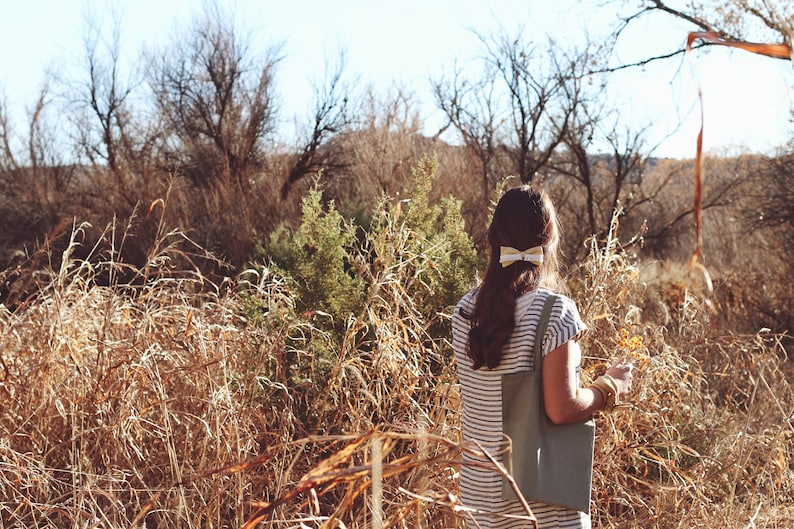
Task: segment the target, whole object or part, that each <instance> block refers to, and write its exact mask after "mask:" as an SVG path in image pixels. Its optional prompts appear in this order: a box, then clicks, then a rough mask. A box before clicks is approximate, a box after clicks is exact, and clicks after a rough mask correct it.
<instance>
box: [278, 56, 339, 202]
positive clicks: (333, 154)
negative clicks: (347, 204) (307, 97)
mask: <svg viewBox="0 0 794 529" xmlns="http://www.w3.org/2000/svg"><path fill="white" fill-rule="evenodd" d="M328 64H329V63H328V62H326V65H328ZM344 70H345V54H344V52H341V53H340V56H339V60H338V62H336V63H335V64H334V65H332V66H331V67H330V70H328V71H327V72H326V76H325V79H324V80H323V81H322V82H319V83H317V84H315V86H314V112H313V115H312V117H311V120H310V121H311V123H310V125H309V126H308V127H307V130H308V133H306V134H305V137H304V138H303V141H302V145H301V146H300V147H299V148H298V151H299V154H298V156H297V157H296V158H295V160H294V162H293V163H292V164H291V167H290V169H289V174H288V175H287V178H286V180H285V181H284V184H283V185H282V186H281V199H282V200H285V199H286V198H287V197H288V196H289V193H290V190H291V189H292V187H293V186H294V185H295V184H296V183H297V182H298V181H300V180H302V179H303V178H305V177H306V176H307V175H310V174H316V173H318V172H320V171H323V173H324V174H325V175H326V176H328V177H333V175H334V173H335V172H336V171H338V170H340V169H342V168H344V167H345V166H346V164H345V163H344V162H343V161H342V153H341V151H340V149H339V148H338V146H334V145H333V144H332V140H333V138H335V137H336V136H338V135H339V134H340V133H342V132H343V131H344V130H345V129H346V128H347V126H348V125H349V124H350V115H349V113H348V112H349V107H350V97H351V95H352V94H351V92H352V87H351V85H350V84H349V83H347V82H346V81H345V77H344V73H345V72H344Z"/></svg>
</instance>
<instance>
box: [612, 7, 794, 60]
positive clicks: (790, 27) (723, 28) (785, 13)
mask: <svg viewBox="0 0 794 529" xmlns="http://www.w3.org/2000/svg"><path fill="white" fill-rule="evenodd" d="M629 4H630V5H631V6H633V7H631V8H629V9H630V12H629V13H628V14H625V15H620V16H619V21H620V22H619V24H618V26H617V27H616V29H615V32H614V35H613V36H614V38H615V39H616V40H617V39H619V38H620V35H621V34H622V33H623V31H624V30H625V29H626V28H627V27H629V26H630V25H631V24H633V23H635V22H636V21H637V20H639V19H640V18H645V17H649V16H650V17H653V16H659V15H661V16H666V17H673V18H676V19H678V20H682V21H684V22H687V23H689V24H691V25H692V31H693V32H709V33H711V34H713V35H714V36H715V37H718V38H712V39H707V40H705V41H704V42H701V43H700V44H699V45H700V46H708V45H711V44H729V45H730V44H733V43H743V44H750V45H751V46H754V45H755V43H769V44H773V43H780V44H781V45H782V48H783V49H787V50H788V53H778V54H776V55H772V56H776V57H778V58H783V59H790V58H791V49H792V38H794V4H792V3H791V2H788V1H780V0H779V1H775V0H765V1H762V2H757V1H752V0H698V1H694V2H687V3H686V4H685V5H684V6H683V7H680V6H677V5H676V6H674V5H672V4H671V3H670V2H667V1H666V0H632V1H631V2H629ZM748 41H749V42H748ZM747 49H750V50H751V51H753V49H752V48H747ZM685 51H686V40H685V39H684V38H682V39H681V44H680V46H679V47H677V48H675V49H672V50H660V51H658V52H655V53H653V54H652V55H651V56H649V57H647V58H645V59H643V60H641V61H639V62H636V63H631V64H622V65H618V66H615V67H610V68H608V69H604V70H603V71H615V70H618V69H623V68H631V67H634V66H641V65H645V64H648V63H650V62H653V61H658V60H666V59H669V58H671V57H674V56H676V55H680V54H683V53H684V52H685Z"/></svg>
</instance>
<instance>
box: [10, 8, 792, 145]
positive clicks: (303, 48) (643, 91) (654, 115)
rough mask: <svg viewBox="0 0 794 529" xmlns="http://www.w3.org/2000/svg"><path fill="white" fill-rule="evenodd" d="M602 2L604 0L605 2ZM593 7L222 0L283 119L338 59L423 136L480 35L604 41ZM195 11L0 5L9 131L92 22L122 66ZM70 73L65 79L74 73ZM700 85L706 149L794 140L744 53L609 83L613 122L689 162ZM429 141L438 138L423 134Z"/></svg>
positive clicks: (604, 20) (780, 88) (624, 53)
mask: <svg viewBox="0 0 794 529" xmlns="http://www.w3.org/2000/svg"><path fill="white" fill-rule="evenodd" d="M602 3H603V2H602ZM596 4H597V0H583V1H578V2H577V1H573V0H558V1H555V2H549V1H547V0H521V1H519V0H496V1H485V0H479V1H474V0H402V1H401V2H383V1H378V0H336V1H329V0H289V1H288V0H227V1H226V2H222V4H221V5H223V6H224V7H229V8H230V9H231V10H232V11H233V12H234V13H235V15H236V17H237V19H238V21H239V22H240V23H241V24H242V25H243V27H244V28H245V29H247V30H251V31H252V32H253V33H254V34H256V35H259V36H260V38H261V45H262V46H263V47H268V46H271V45H276V44H279V43H281V44H282V54H283V60H282V62H281V63H280V65H279V70H278V73H277V82H278V87H279V92H280V94H281V99H282V102H283V107H284V111H285V115H286V116H292V115H300V114H301V113H302V112H305V111H308V109H309V104H310V100H311V96H312V82H317V81H318V80H321V79H322V76H323V71H324V69H325V67H326V65H327V63H328V62H329V61H332V60H334V59H336V58H337V57H338V52H339V50H341V49H344V50H345V54H346V60H347V71H348V73H349V74H351V75H355V76H356V77H357V78H358V79H360V81H361V82H362V83H367V84H371V85H372V86H373V87H374V88H375V90H376V91H378V90H380V91H384V92H385V91H386V90H388V88H389V87H390V86H392V85H393V84H395V83H397V84H400V85H401V86H403V87H408V88H409V89H410V90H412V91H414V92H415V93H416V95H417V100H418V101H419V102H420V104H421V105H422V115H423V117H425V118H426V121H425V123H426V126H427V128H428V129H432V127H433V126H434V125H435V124H436V123H439V122H440V120H441V116H440V113H439V112H438V111H437V110H435V108H434V105H433V102H432V92H431V84H430V82H431V81H430V80H431V79H437V78H439V76H440V75H443V74H444V73H447V74H448V73H450V72H451V71H452V69H453V68H454V67H455V65H456V64H461V63H466V61H472V60H473V58H474V57H476V56H477V54H478V53H479V52H480V51H481V44H480V42H479V40H478V37H477V34H478V33H479V34H485V35H487V34H489V33H492V32H495V31H496V30H497V29H498V28H499V27H504V28H506V29H507V30H508V31H510V30H514V29H515V28H518V27H519V26H522V27H524V31H525V32H526V33H527V34H528V36H530V37H536V39H537V40H542V39H545V35H547V34H548V35H551V36H552V37H554V38H555V39H557V40H558V41H559V42H576V41H577V40H578V39H583V38H584V35H585V34H587V35H589V36H590V37H591V38H593V37H596V38H597V36H598V35H599V34H604V33H605V32H606V31H607V29H608V27H609V24H611V23H612V22H613V21H614V16H615V12H616V10H615V7H614V5H618V4H620V2H616V3H614V5H613V4H609V5H607V7H605V8H604V7H602V8H598V7H596ZM201 9H202V2H201V0H134V1H133V0H129V1H123V0H24V1H23V0H0V50H3V52H2V53H0V95H4V97H5V101H6V104H7V107H8V109H9V112H10V113H11V115H12V118H13V119H15V120H17V121H15V122H22V123H24V119H25V115H26V113H27V112H29V109H30V108H31V106H32V105H33V104H34V102H35V99H36V94H37V93H38V91H39V89H40V87H41V85H42V82H43V80H44V78H45V72H54V73H55V74H57V75H59V76H61V77H63V78H69V76H70V75H74V72H75V71H79V69H77V68H76V67H75V65H77V64H79V62H80V58H81V53H82V50H83V38H84V36H85V35H86V33H87V32H86V28H87V24H88V23H87V20H88V19H93V20H94V21H100V22H101V23H103V24H104V25H105V26H106V27H110V26H112V18H113V17H112V16H111V13H112V12H113V11H115V12H116V13H118V18H119V19H120V20H121V46H122V53H123V57H126V60H127V61H129V62H130V63H134V62H135V58H136V57H138V56H139V51H140V49H141V48H142V47H143V46H148V47H154V48H157V47H159V46H162V45H165V44H167V43H168V41H169V40H168V39H169V38H170V37H171V36H172V35H173V33H174V31H175V28H176V27H177V26H178V25H180V24H182V25H184V24H185V23H187V22H188V21H189V20H190V19H191V18H192V17H193V16H194V15H195V14H196V13H198V12H200V11H201ZM691 29H692V28H688V27H687V26H685V25H683V24H682V23H680V22H677V21H674V20H672V19H670V20H666V21H663V20H662V18H660V17H657V18H656V19H654V20H653V21H649V22H647V23H645V22H640V23H638V24H636V25H634V26H632V27H631V31H630V32H628V33H627V34H626V35H625V37H624V38H623V39H622V40H621V43H620V47H619V49H618V51H619V56H620V60H624V61H633V60H640V59H644V58H647V57H648V56H649V55H650V54H652V53H653V52H654V51H659V50H665V51H667V50H669V49H672V48H673V47H675V46H676V45H677V44H679V43H684V42H685V40H686V33H687V31H689V30H691ZM70 72H71V73H70ZM698 86H700V87H701V89H702V91H703V102H704V111H705V118H704V120H705V125H704V148H705V149H706V150H707V151H716V152H736V151H737V150H746V151H752V152H770V150H771V149H773V148H774V147H775V146H777V145H780V144H782V143H784V142H785V141H787V140H789V139H791V138H794V134H793V133H792V127H791V115H792V114H791V108H792V106H793V104H792V95H791V90H792V87H794V67H792V64H791V63H790V62H788V61H781V60H774V59H769V58H765V57H762V56H758V55H752V54H749V53H747V52H742V51H739V50H729V49H727V48H721V49H718V48H717V47H711V48H710V49H709V50H707V51H706V50H696V51H695V52H694V53H692V54H691V55H690V56H689V57H687V58H684V57H679V58H677V59H673V60H671V61H668V62H667V63H664V64H652V65H650V66H648V67H646V68H644V69H633V70H631V71H628V72H625V73H622V74H620V75H617V76H614V80H613V82H612V83H611V84H610V87H609V93H610V94H612V96H611V97H612V98H613V100H614V101H615V105H616V106H617V108H618V110H619V112H620V114H621V119H622V120H624V121H626V122H627V123H631V126H632V128H633V129H635V130H639V129H640V128H646V127H647V133H646V135H647V138H648V143H649V145H653V146H655V150H654V154H655V155H657V156H670V157H677V158H691V157H694V155H695V138H696V136H697V132H698V128H699V125H700V120H699V109H698V106H697V90H698ZM428 132H431V133H432V132H434V130H428Z"/></svg>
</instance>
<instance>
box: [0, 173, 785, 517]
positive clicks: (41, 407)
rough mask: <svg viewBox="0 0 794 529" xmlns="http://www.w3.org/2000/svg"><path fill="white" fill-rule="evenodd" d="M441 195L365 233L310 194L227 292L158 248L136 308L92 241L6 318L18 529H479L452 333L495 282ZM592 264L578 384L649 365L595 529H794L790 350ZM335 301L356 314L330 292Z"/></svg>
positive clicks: (679, 290) (676, 273)
mask: <svg viewBox="0 0 794 529" xmlns="http://www.w3.org/2000/svg"><path fill="white" fill-rule="evenodd" d="M434 176H436V173H435V166H434V163H433V161H432V160H429V159H426V160H424V161H423V162H421V163H420V164H418V165H417V166H416V168H415V171H414V185H413V187H412V192H411V194H409V196H404V197H403V198H402V199H400V200H394V199H388V198H387V197H385V198H384V200H382V201H381V202H380V203H379V205H378V207H376V208H375V209H374V210H373V213H372V221H371V223H370V224H368V225H366V226H361V225H355V224H353V223H351V222H350V221H349V220H347V219H345V218H344V217H342V216H341V215H340V214H339V212H338V211H337V210H336V209H335V207H334V205H333V203H330V202H327V203H323V201H322V193H321V189H320V188H315V189H314V190H313V191H311V192H309V193H308V194H307V195H306V197H305V198H304V200H303V208H302V216H301V221H300V223H299V226H298V227H297V228H296V229H295V231H294V232H290V233H291V236H289V237H287V236H280V237H274V238H273V239H271V240H270V241H267V244H271V245H272V248H273V249H274V251H273V253H272V254H267V253H263V256H264V255H268V256H269V257H268V258H264V257H263V258H262V259H259V260H257V262H254V263H252V266H251V267H250V268H249V269H247V270H245V271H244V272H242V273H240V274H239V275H237V276H234V277H230V278H228V279H226V280H224V281H223V282H222V283H221V284H217V283H213V282H211V281H209V280H208V279H207V278H206V277H204V276H203V275H202V274H201V273H199V271H198V270H197V269H193V270H190V269H176V270H175V269H173V268H172V267H171V266H170V263H173V262H177V261H178V260H179V259H180V256H179V253H180V252H183V251H184V248H185V247H187V248H188V249H190V246H189V242H188V241H187V240H183V241H182V242H181V243H178V244H177V243H174V244H166V243H165V242H164V241H161V242H160V243H159V244H156V245H153V246H152V247H151V248H150V253H149V254H148V255H147V262H149V263H150V264H151V265H150V267H149V268H148V269H145V270H143V269H138V270H136V272H137V273H138V274H139V275H140V277H141V284H140V285H139V286H137V287H134V288H133V287H131V286H130V285H128V284H120V283H119V282H115V283H114V282H111V284H107V285H103V284H99V282H98V281H97V280H96V278H97V276H98V275H102V274H104V275H105V276H106V277H112V276H113V273H114V272H113V271H114V270H117V269H118V268H120V267H125V266H128V265H126V264H124V263H121V262H118V261H116V260H114V259H112V258H111V257H112V256H113V255H114V254H113V253H107V254H104V253H103V254H101V255H97V256H93V257H94V258H93V259H83V258H76V257H74V256H75V255H77V254H78V253H79V252H77V251H76V250H77V249H78V248H79V247H80V246H81V242H80V240H81V233H80V231H79V230H76V231H75V232H74V233H73V234H72V236H71V238H70V243H69V245H68V247H67V251H66V252H65V254H64V255H63V256H62V259H60V260H59V262H60V263H61V265H60V266H59V268H45V269H44V270H43V271H42V274H43V275H44V277H42V278H40V284H41V285H42V286H41V289H40V291H39V292H38V293H37V295H35V296H34V297H32V298H30V299H29V300H28V301H27V302H26V303H25V305H24V306H21V307H19V308H18V309H17V310H15V311H13V312H11V311H9V310H7V309H4V310H3V312H2V314H0V318H2V322H3V326H2V328H3V333H2V337H1V339H2V342H1V343H2V379H1V380H0V390H2V392H3V394H4V399H5V400H6V402H7V406H4V407H3V409H2V420H1V421H0V424H1V425H2V434H1V435H0V439H2V442H1V443H0V451H2V452H1V453H2V457H1V458H0V465H2V470H3V471H2V479H0V490H1V491H2V498H3V499H2V501H0V520H2V523H3V525H4V526H7V527H29V526H37V527H75V526H81V527H94V526H104V527H160V526H180V527H198V526H201V527H234V526H238V527H254V526H262V527H267V526H273V527H293V526H295V527H298V526H300V527H350V528H352V527H362V528H363V527H409V526H410V527H463V524H464V519H465V518H466V516H467V510H466V506H465V505H462V504H461V503H460V501H459V499H458V495H457V492H456V486H457V481H456V479H457V473H458V470H459V464H460V457H459V456H460V453H461V452H462V451H464V450H477V447H475V446H468V445H466V444H465V443H462V442H461V438H460V401H459V394H458V390H457V383H456V377H455V366H454V361H453V355H452V354H451V350H450V343H449V339H448V324H449V316H450V311H451V303H454V301H456V300H457V298H458V297H459V296H460V295H461V294H462V293H463V292H464V291H465V290H466V289H467V288H469V287H471V286H472V285H473V284H474V283H475V282H476V274H477V270H478V269H479V267H480V263H478V261H477V258H476V255H475V253H474V251H473V249H472V247H473V245H472V241H471V239H470V237H469V236H468V235H467V234H466V232H465V230H464V225H463V223H462V221H461V217H460V208H461V205H460V203H459V202H456V201H453V200H445V201H444V202H443V203H438V202H434V201H430V200H428V198H427V197H428V196H429V195H430V194H432V193H431V184H432V182H433V178H434ZM159 214H160V216H161V217H162V216H164V212H162V211H161V212H160V213H159ZM614 227H615V224H614V223H613V228H614ZM170 236H173V234H169V233H168V232H164V233H163V234H162V237H165V238H167V237H170ZM340 241H341V242H342V243H344V244H341V245H340V244H338V243H339V242H340ZM107 242H108V244H110V245H112V244H113V241H112V240H108V241H107ZM588 244H589V246H588V247H589V256H588V257H587V258H586V259H584V260H583V261H582V262H581V263H580V265H579V266H577V267H576V268H575V269H571V270H570V274H569V276H568V281H569V284H570V286H571V290H572V293H573V296H574V297H575V298H576V299H577V300H579V302H580V306H581V310H582V314H583V317H584V318H585V320H586V321H587V323H588V325H589V326H590V330H589V331H588V332H587V333H586V334H585V335H584V337H583V340H582V343H583V347H584V350H585V351H586V361H585V365H584V375H583V376H584V377H585V378H586V379H587V378H590V377H594V376H597V374H599V373H600V372H601V371H603V369H605V367H606V366H607V364H608V363H609V362H610V361H611V360H613V359H615V358H616V357H617V356H618V355H622V354H632V355H634V356H635V357H636V358H637V362H638V369H637V375H636V379H635V380H636V382H635V388H636V389H635V393H634V394H633V395H632V398H631V402H632V403H633V407H632V409H630V410H626V411H623V412H619V413H615V414H613V415H609V416H599V417H598V423H599V434H598V437H597V447H596V463H595V484H594V494H593V500H594V503H593V509H594V511H593V516H594V521H595V524H596V525H598V526H600V527H614V528H624V527H625V528H628V527H638V526H642V527H648V528H660V529H666V528H681V527H715V526H723V525H746V524H750V523H755V524H757V525H763V526H767V527H775V526H777V527H784V526H786V524H788V523H790V521H791V520H792V517H794V512H792V510H791V508H790V506H791V505H792V501H794V496H793V495H794V473H793V472H792V468H791V465H790V461H791V460H792V456H794V454H792V453H791V450H792V446H794V444H793V443H792V442H791V441H792V439H794V424H792V421H791V416H790V413H791V410H792V409H794V392H792V388H791V386H790V384H789V382H788V380H787V369H790V368H789V367H788V362H787V357H786V353H785V349H784V348H783V346H782V344H781V340H782V339H783V336H781V335H778V334H774V333H771V332H768V331H762V332H759V333H757V334H745V335H742V334H731V333H728V332H726V330H725V329H726V327H725V325H724V322H723V321H722V319H721V318H722V316H721V314H720V312H717V311H714V310H713V307H712V304H713V303H714V300H713V296H712V293H711V292H709V290H708V289H707V287H706V285H705V282H704V281H703V280H702V279H701V278H700V277H698V276H694V275H692V274H690V273H689V272H688V271H687V270H686V269H684V268H682V269H679V270H673V269H669V270H666V271H661V270H652V269H651V268H650V267H648V266H645V265H642V264H641V263H640V262H639V261H638V260H637V259H635V258H633V257H631V255H630V252H629V251H627V249H626V248H624V247H623V245H621V244H620V243H619V241H618V240H617V239H616V238H615V237H614V231H613V232H611V233H610V234H608V236H607V238H605V239H603V240H598V239H592V240H591V241H590V242H589V243H588ZM263 251H264V249H263ZM318 255H319V256H320V257H322V258H323V259H324V260H325V262H319V261H318ZM288 264H289V265H291V266H290V268H289V270H288V269H287V268H285V266H286V265H288ZM331 278H333V279H334V280H335V281H336V284H339V285H345V286H346V289H345V290H330V291H323V292H318V291H317V288H325V287H323V285H324V284H325V282H327V281H330V280H331ZM324 294H325V295H324ZM789 374H790V372H789ZM495 468H496V467H495ZM495 471H498V470H495Z"/></svg>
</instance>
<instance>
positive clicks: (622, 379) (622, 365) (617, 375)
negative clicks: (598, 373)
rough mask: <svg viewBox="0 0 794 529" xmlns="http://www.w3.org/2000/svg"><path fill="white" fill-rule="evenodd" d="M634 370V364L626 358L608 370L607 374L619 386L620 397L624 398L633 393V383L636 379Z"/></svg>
mask: <svg viewBox="0 0 794 529" xmlns="http://www.w3.org/2000/svg"><path fill="white" fill-rule="evenodd" d="M632 369H634V364H632V363H631V361H628V360H626V357H625V356H624V357H623V358H621V359H620V360H618V362H617V363H615V364H614V365H613V366H612V367H610V368H609V369H607V372H606V374H607V375H609V376H611V377H612V378H614V379H615V382H617V384H618V396H623V395H625V394H626V393H628V392H629V391H631V381H632V379H633V378H634V375H633V374H632V372H631V371H632Z"/></svg>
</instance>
